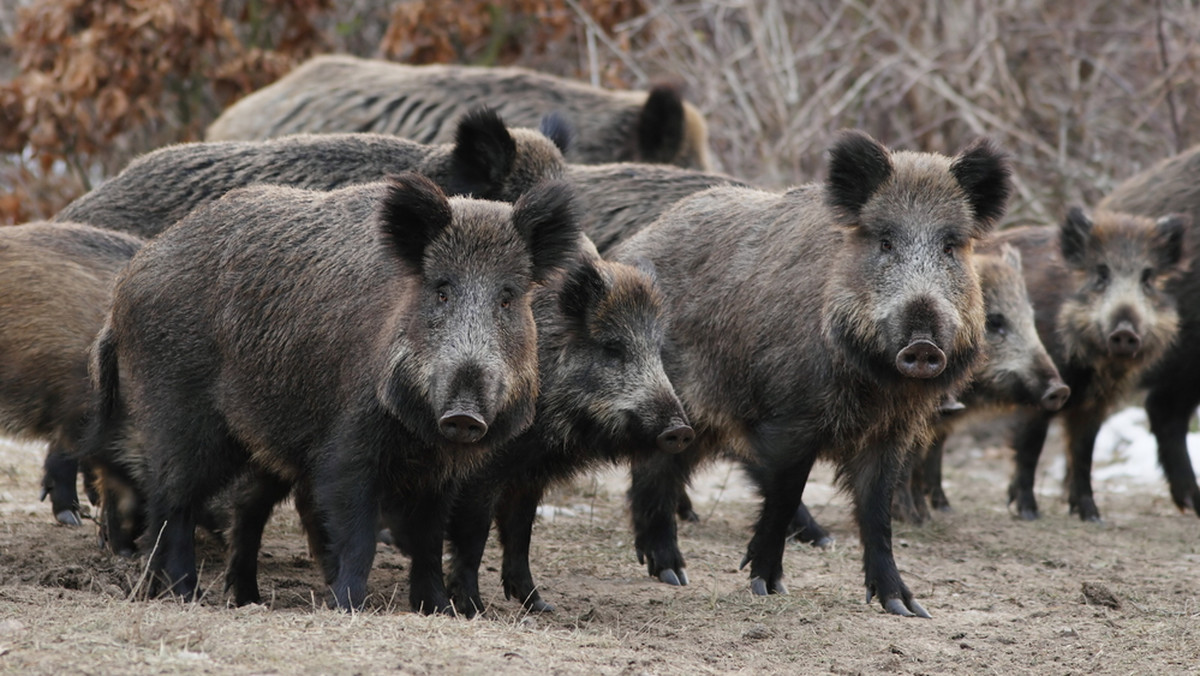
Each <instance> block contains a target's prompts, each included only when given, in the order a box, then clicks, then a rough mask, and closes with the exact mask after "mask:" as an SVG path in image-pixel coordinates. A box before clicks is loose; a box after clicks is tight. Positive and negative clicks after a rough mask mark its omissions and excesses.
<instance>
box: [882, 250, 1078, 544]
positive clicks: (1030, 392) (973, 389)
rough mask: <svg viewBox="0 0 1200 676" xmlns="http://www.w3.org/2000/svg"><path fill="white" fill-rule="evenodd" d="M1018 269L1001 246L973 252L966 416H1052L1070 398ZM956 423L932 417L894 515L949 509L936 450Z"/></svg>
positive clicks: (1017, 258) (1014, 254)
mask: <svg viewBox="0 0 1200 676" xmlns="http://www.w3.org/2000/svg"><path fill="white" fill-rule="evenodd" d="M1021 267H1022V266H1021V254H1020V253H1019V252H1018V251H1017V250H1016V249H1014V248H1012V247H1011V246H1009V245H1007V244H1002V245H1000V246H998V247H995V246H989V243H987V242H985V243H983V244H982V245H981V246H980V247H979V248H978V249H976V252H975V271H976V272H977V273H978V274H979V286H980V289H982V291H983V308H984V312H985V313H986V322H985V324H984V336H985V342H984V346H983V354H984V359H983V361H982V363H981V365H980V366H979V368H978V369H976V371H975V372H974V373H973V374H972V376H971V380H970V383H969V384H968V385H967V389H966V390H965V391H964V392H961V393H959V395H958V400H959V402H960V403H961V405H962V406H965V408H966V409H967V410H968V411H970V412H971V413H975V412H978V411H980V410H989V409H1011V408H1014V407H1017V406H1028V407H1034V408H1041V409H1044V410H1046V411H1057V410H1059V409H1061V408H1062V407H1063V405H1064V404H1066V402H1067V399H1068V397H1070V395H1071V388H1069V387H1067V385H1066V383H1064V382H1063V380H1062V377H1061V376H1060V375H1059V373H1058V369H1057V368H1055V366H1054V362H1053V361H1052V360H1051V359H1050V355H1049V354H1048V353H1047V352H1046V348H1045V346H1044V345H1043V344H1042V341H1041V338H1039V337H1038V332H1037V326H1036V324H1035V322H1034V314H1033V306H1032V304H1031V303H1030V300H1029V292H1028V290H1027V289H1026V288H1025V278H1024V277H1023V275H1022V271H1021ZM960 419H961V417H960V416H959V415H957V414H954V413H951V414H949V415H947V414H945V413H940V414H939V415H938V420H937V422H936V424H935V425H934V432H935V436H934V441H933V443H932V444H931V445H930V446H929V447H928V448H926V449H923V450H922V452H920V453H918V455H917V457H916V458H914V465H913V469H912V476H911V480H910V481H909V482H907V485H905V483H902V485H901V489H900V490H898V491H897V493H896V495H897V497H898V498H899V500H900V502H899V504H898V505H894V506H893V510H892V511H893V515H894V516H896V517H899V518H901V519H903V520H906V521H909V522H913V523H922V522H923V521H925V520H926V519H927V518H928V516H929V509H928V505H929V504H932V506H933V508H934V509H938V510H943V511H944V510H948V509H949V508H950V501H949V500H947V499H946V494H945V491H944V490H943V488H942V451H943V445H944V443H945V441H946V437H947V436H949V435H950V434H951V433H952V432H953V431H954V428H955V426H956V424H957V421H958V420H960ZM926 496H928V498H929V503H926V500H925V498H926ZM897 507H898V508H899V509H897Z"/></svg>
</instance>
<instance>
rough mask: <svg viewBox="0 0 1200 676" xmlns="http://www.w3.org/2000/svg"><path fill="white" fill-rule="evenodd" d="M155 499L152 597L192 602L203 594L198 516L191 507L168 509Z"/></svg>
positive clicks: (152, 533) (150, 535) (151, 512)
mask: <svg viewBox="0 0 1200 676" xmlns="http://www.w3.org/2000/svg"><path fill="white" fill-rule="evenodd" d="M162 502H163V501H162V500H153V501H152V502H151V508H150V514H151V518H150V530H149V531H148V532H147V533H146V535H147V537H148V538H150V539H149V541H148V542H147V545H148V546H149V547H150V548H151V549H150V570H151V571H153V575H154V577H153V579H152V581H151V586H150V596H152V597H153V596H168V595H173V596H179V597H181V598H183V599H184V600H185V601H191V600H193V599H195V598H196V597H197V596H198V595H199V579H198V576H197V574H196V517H195V511H194V510H193V508H192V506H191V505H190V504H187V503H185V504H183V505H176V506H171V507H166V506H164V505H162Z"/></svg>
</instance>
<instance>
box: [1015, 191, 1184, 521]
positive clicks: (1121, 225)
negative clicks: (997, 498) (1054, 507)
mask: <svg viewBox="0 0 1200 676" xmlns="http://www.w3.org/2000/svg"><path fill="white" fill-rule="evenodd" d="M1183 233H1184V225H1183V222H1182V221H1181V220H1180V219H1179V218H1167V219H1163V220H1160V221H1158V222H1155V221H1154V220H1152V219H1149V218H1145V217H1135V216H1131V215H1128V214H1119V213H1113V212H1108V211H1097V212H1096V213H1095V214H1094V216H1093V217H1092V218H1089V217H1087V216H1086V215H1085V214H1084V213H1083V212H1082V211H1081V210H1078V209H1073V210H1072V211H1071V212H1070V213H1069V214H1068V215H1067V218H1066V219H1065V220H1064V222H1063V224H1062V226H1061V227H1059V228H1054V227H1025V228H1016V229H1012V230H1007V231H1004V232H1002V233H1000V234H999V235H997V238H996V241H997V242H999V243H1007V244H1010V245H1012V246H1014V247H1016V248H1017V249H1019V250H1020V251H1021V253H1022V257H1023V260H1024V272H1025V282H1026V285H1027V287H1028V289H1029V295H1030V298H1031V299H1032V301H1033V305H1034V308H1035V310H1036V315H1035V316H1036V323H1037V328H1038V334H1039V335H1040V336H1041V338H1042V342H1043V343H1044V344H1045V346H1046V349H1047V350H1048V351H1049V353H1050V355H1051V357H1052V358H1053V359H1054V362H1055V365H1056V366H1057V368H1058V370H1059V372H1060V373H1061V374H1062V376H1063V379H1064V380H1065V382H1066V383H1067V385H1069V386H1070V388H1071V397H1070V399H1069V400H1068V401H1067V403H1066V406H1064V407H1063V409H1062V415H1063V417H1064V424H1065V427H1066V433H1067V438H1068V442H1067V443H1068V449H1069V455H1068V458H1069V475H1070V476H1069V477H1068V484H1069V503H1070V508H1071V511H1072V512H1073V513H1077V514H1079V516H1080V518H1082V519H1085V520H1089V521H1096V520H1099V518H1100V513H1099V510H1098V509H1097V508H1096V505H1095V499H1094V498H1093V495H1092V487H1091V459H1092V450H1093V446H1094V443H1095V437H1096V433H1097V432H1098V431H1099V428H1100V424H1101V423H1102V422H1103V420H1104V417H1105V416H1106V415H1107V414H1108V413H1110V412H1111V407H1112V406H1113V404H1115V403H1116V402H1117V401H1118V400H1119V399H1120V398H1121V397H1122V396H1123V395H1125V394H1126V393H1128V392H1129V391H1130V390H1131V388H1133V387H1134V386H1135V385H1136V383H1137V381H1138V378H1139V377H1140V376H1141V374H1142V372H1143V371H1145V370H1146V369H1147V368H1148V367H1149V366H1151V365H1153V364H1154V363H1155V362H1156V361H1157V360H1158V359H1159V358H1160V357H1161V356H1162V355H1163V354H1164V352H1165V351H1166V349H1167V347H1168V346H1169V345H1170V344H1171V342H1172V341H1173V340H1174V339H1175V336H1176V333H1177V332H1178V327H1179V317H1178V313H1177V311H1176V303H1175V299H1174V297H1173V295H1172V294H1171V293H1170V290H1169V289H1170V286H1171V284H1172V281H1173V280H1174V279H1176V278H1177V277H1178V276H1179V275H1180V274H1182V272H1183V269H1182V267H1181V265H1180V263H1181V258H1182V251H1183V243H1182V239H1183ZM1126 339H1128V340H1129V341H1132V342H1130V343H1128V344H1122V342H1121V341H1123V340H1126ZM1053 415H1055V413H1054V412H1050V411H1041V412H1039V411H1034V410H1028V411H1025V412H1023V413H1022V415H1021V420H1020V422H1019V423H1018V425H1017V431H1016V437H1015V440H1014V446H1015V448H1016V449H1017V473H1016V476H1015V477H1014V479H1013V482H1012V484H1011V486H1010V487H1009V499H1010V501H1011V502H1013V503H1014V504H1015V506H1016V509H1017V512H1018V514H1019V515H1020V516H1021V517H1022V518H1026V519H1032V518H1036V517H1037V516H1038V509H1037V502H1036V499H1035V498H1034V495H1033V473H1034V469H1035V468H1036V466H1037V460H1038V457H1039V456H1040V453H1041V448H1042V445H1043V442H1044V440H1045V435H1046V427H1047V426H1048V424H1049V421H1050V419H1051V417H1053Z"/></svg>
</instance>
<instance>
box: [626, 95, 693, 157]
mask: <svg viewBox="0 0 1200 676" xmlns="http://www.w3.org/2000/svg"><path fill="white" fill-rule="evenodd" d="M684 123H685V121H684V112H683V97H682V96H680V93H679V90H678V88H676V87H674V86H672V85H668V84H661V85H656V86H655V87H653V88H652V89H651V90H650V95H649V96H648V97H646V105H645V106H643V107H642V111H641V113H640V114H639V115H638V126H637V135H638V148H639V150H640V151H641V156H642V159H643V160H644V161H646V162H660V163H668V162H670V161H671V160H672V158H674V157H675V156H676V155H678V154H679V151H680V149H681V147H682V146H683V142H684V134H685V133H686V130H685V128H684Z"/></svg>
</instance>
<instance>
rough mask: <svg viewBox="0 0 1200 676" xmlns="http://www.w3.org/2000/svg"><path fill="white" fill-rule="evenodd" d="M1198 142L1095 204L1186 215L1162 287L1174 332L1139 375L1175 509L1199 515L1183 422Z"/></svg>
mask: <svg viewBox="0 0 1200 676" xmlns="http://www.w3.org/2000/svg"><path fill="white" fill-rule="evenodd" d="M1197 176H1200V146H1197V147H1194V148H1191V149H1189V150H1187V151H1185V152H1183V153H1181V154H1179V155H1177V156H1175V157H1171V158H1167V159H1165V160H1163V161H1161V162H1159V163H1157V164H1155V165H1154V166H1152V167H1150V168H1148V169H1146V170H1145V171H1143V172H1141V173H1139V174H1137V175H1135V176H1133V177H1131V178H1130V179H1128V180H1126V181H1125V182H1124V183H1122V184H1121V185H1119V186H1117V188H1116V189H1115V190H1113V191H1112V194H1110V195H1109V196H1108V197H1105V198H1104V199H1103V200H1101V202H1100V204H1099V205H1098V208H1100V209H1106V210H1109V211H1119V212H1126V213H1132V214H1139V215H1141V216H1147V217H1150V218H1160V217H1162V216H1166V215H1169V214H1172V213H1179V214H1185V215H1187V216H1188V217H1190V219H1191V222H1190V224H1189V227H1188V234H1187V238H1186V244H1185V247H1184V248H1185V257H1186V259H1185V260H1186V262H1187V270H1186V271H1184V272H1183V274H1181V275H1178V276H1176V277H1175V278H1174V279H1172V280H1171V281H1170V282H1169V283H1168V285H1167V287H1166V289H1167V292H1168V293H1170V294H1171V295H1172V296H1174V297H1175V299H1176V300H1177V302H1178V311H1179V333H1178V335H1177V336H1176V338H1175V342H1174V343H1172V345H1171V347H1170V348H1168V350H1167V352H1166V354H1165V355H1163V357H1162V359H1160V360H1159V361H1158V363H1157V364H1156V365H1154V366H1152V367H1151V368H1150V369H1148V370H1147V371H1146V373H1145V375H1144V376H1143V378H1142V386H1143V387H1145V388H1147V389H1148V390H1149V391H1148V393H1147V395H1146V413H1147V415H1148V417H1149V419H1150V429H1151V431H1153V432H1154V437H1155V439H1156V440H1157V441H1158V461H1159V464H1160V465H1162V468H1163V473H1165V474H1166V476H1167V482H1168V483H1169V484H1170V487H1171V499H1172V500H1174V501H1175V505H1176V506H1177V507H1179V509H1181V510H1183V511H1188V512H1195V513H1196V515H1197V516H1200V486H1197V484H1196V473H1195V470H1194V469H1193V468H1192V462H1191V459H1190V458H1189V457H1188V448H1187V435H1188V425H1189V422H1190V421H1191V419H1192V416H1193V415H1194V414H1195V412H1196V407H1197V406H1200V349H1197V348H1196V346H1197V345H1200V181H1197V180H1196V177H1197Z"/></svg>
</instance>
